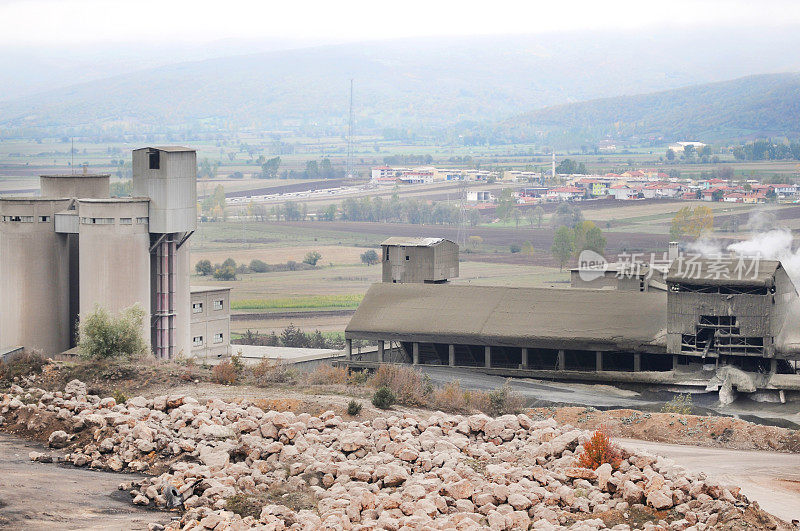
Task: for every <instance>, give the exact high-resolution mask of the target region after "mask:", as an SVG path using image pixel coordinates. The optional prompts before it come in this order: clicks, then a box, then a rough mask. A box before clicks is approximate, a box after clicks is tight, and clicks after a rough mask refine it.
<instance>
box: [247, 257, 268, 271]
mask: <svg viewBox="0 0 800 531" xmlns="http://www.w3.org/2000/svg"><path fill="white" fill-rule="evenodd" d="M250 271H252V272H253V273H266V272H267V271H269V266H268V265H267V264H266V262H264V261H262V260H259V259H257V258H256V259H254V260H251V261H250Z"/></svg>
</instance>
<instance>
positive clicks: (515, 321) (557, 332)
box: [345, 283, 667, 353]
mask: <svg viewBox="0 0 800 531" xmlns="http://www.w3.org/2000/svg"><path fill="white" fill-rule="evenodd" d="M666 322H667V300H666V293H665V292H645V293H640V292H638V291H637V292H633V291H601V290H583V289H544V288H511V287H499V286H464V285H437V284H388V283H387V284H373V285H372V286H371V287H370V289H369V291H367V294H366V296H365V297H364V300H363V301H362V302H361V304H360V305H359V307H358V310H356V313H355V315H353V318H352V319H351V320H350V323H349V324H348V325H347V328H346V330H345V334H346V336H347V337H356V338H365V339H383V340H395V341H417V342H430V343H445V344H451V343H452V344H471V345H491V346H517V347H530V348H553V349H558V348H572V349H581V350H627V351H640V352H658V353H663V352H665V350H666V340H665V337H666Z"/></svg>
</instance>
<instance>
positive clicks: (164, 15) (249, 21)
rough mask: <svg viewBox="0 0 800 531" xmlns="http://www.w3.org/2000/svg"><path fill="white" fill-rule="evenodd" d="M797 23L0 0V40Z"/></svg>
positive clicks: (777, 11) (767, 8)
mask: <svg viewBox="0 0 800 531" xmlns="http://www.w3.org/2000/svg"><path fill="white" fill-rule="evenodd" d="M798 23H800V3H798V2H797V0H671V1H668V2H656V1H655V0H573V1H569V0H566V1H565V0H550V1H547V2H543V1H539V0H521V1H510V0H491V1H486V0H481V1H472V0H458V1H452V0H444V1H440V0H400V1H393V2H386V1H380V0H279V1H275V0H135V1H128V2H125V1H122V0H0V45H6V46H8V45H23V46H25V45H50V44H56V45H58V44H78V43H82V44H85V43H93V42H132V41H133V42H136V41H138V42H142V41H148V42H162V41H167V42H169V41H175V42H177V41H182V42H208V41H214V40H219V39H228V38H239V39H286V40H287V41H295V40H296V41H309V40H310V41H316V42H340V41H355V40H371V39H384V38H399V37H413V36H423V35H426V36H427V35H432V36H433V35H469V34H503V33H536V32H544V31H559V30H575V29H614V28H619V29H639V28H648V27H653V28H657V27H659V26H664V25H668V26H708V25H711V26H732V27H748V26H765V25H767V26H769V25H777V26H780V25H794V24H798Z"/></svg>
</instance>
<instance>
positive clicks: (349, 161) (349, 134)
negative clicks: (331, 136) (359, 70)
mask: <svg viewBox="0 0 800 531" xmlns="http://www.w3.org/2000/svg"><path fill="white" fill-rule="evenodd" d="M353 170H354V168H353V78H350V122H349V124H348V126H347V171H346V176H347V177H348V178H351V177H353Z"/></svg>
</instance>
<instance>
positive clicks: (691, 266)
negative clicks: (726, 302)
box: [665, 255, 781, 287]
mask: <svg viewBox="0 0 800 531" xmlns="http://www.w3.org/2000/svg"><path fill="white" fill-rule="evenodd" d="M780 268H781V263H780V262H779V261H778V260H761V259H758V258H746V257H743V256H720V257H701V256H698V255H691V256H685V255H684V256H681V257H679V258H678V259H676V260H674V261H673V262H672V264H671V265H670V267H669V271H668V272H667V277H666V279H665V280H666V281H667V282H679V283H682V284H691V285H695V286H705V285H708V286H726V285H727V286H767V287H770V286H772V285H774V283H775V273H776V271H777V270H778V269H780Z"/></svg>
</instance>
